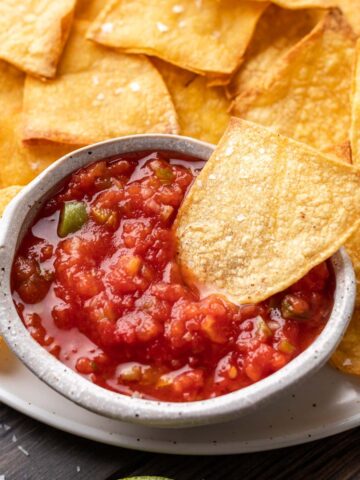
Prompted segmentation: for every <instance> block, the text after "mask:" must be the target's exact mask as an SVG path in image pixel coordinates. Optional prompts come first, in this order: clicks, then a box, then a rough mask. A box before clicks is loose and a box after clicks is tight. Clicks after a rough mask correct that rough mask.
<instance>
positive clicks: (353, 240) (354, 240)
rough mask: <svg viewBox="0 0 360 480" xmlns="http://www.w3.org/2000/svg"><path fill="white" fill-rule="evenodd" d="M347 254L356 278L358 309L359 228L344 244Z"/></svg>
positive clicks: (359, 272)
mask: <svg viewBox="0 0 360 480" xmlns="http://www.w3.org/2000/svg"><path fill="white" fill-rule="evenodd" d="M345 248H346V251H347V253H348V254H349V255H350V258H351V261H352V263H353V266H354V270H355V276H356V287H357V288H356V306H357V307H360V228H358V229H357V230H355V232H354V233H353V234H352V235H351V237H350V238H349V239H348V241H347V242H346V243H345Z"/></svg>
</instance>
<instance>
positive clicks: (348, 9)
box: [337, 0, 360, 35]
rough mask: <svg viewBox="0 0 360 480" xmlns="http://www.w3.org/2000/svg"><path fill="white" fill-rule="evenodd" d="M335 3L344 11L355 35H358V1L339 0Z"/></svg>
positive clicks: (359, 5) (359, 16)
mask: <svg viewBox="0 0 360 480" xmlns="http://www.w3.org/2000/svg"><path fill="white" fill-rule="evenodd" d="M337 5H338V6H339V7H340V8H341V10H342V11H343V12H344V15H345V17H346V19H347V21H348V22H349V23H350V25H351V26H352V28H353V30H354V32H355V33H356V35H360V3H359V2H358V1H356V0H339V1H338V2H337Z"/></svg>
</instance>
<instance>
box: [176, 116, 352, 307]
mask: <svg viewBox="0 0 360 480" xmlns="http://www.w3.org/2000/svg"><path fill="white" fill-rule="evenodd" d="M359 225H360V170H358V169H357V168H355V167H353V166H352V165H348V164H346V163H343V162H339V161H337V160H335V159H332V158H331V157H326V156H324V155H322V154H321V153H319V152H318V151H317V150H314V149H312V148H311V147H308V146H307V145H305V144H302V143H299V142H296V141H294V140H292V139H290V138H288V137H283V136H281V135H278V134H276V133H273V132H271V131H270V130H269V129H267V128H264V127H262V126H260V125H257V124H254V123H250V122H246V121H244V120H240V119H236V118H233V119H232V120H231V122H230V125H229V127H228V129H227V131H226V132H225V134H224V136H223V138H222V139H221V141H220V143H219V145H218V147H217V149H216V150H215V152H214V153H213V155H212V156H211V158H210V160H208V162H207V163H206V165H205V167H204V169H203V170H202V171H201V173H200V175H199V176H198V177H197V178H196V180H195V182H194V184H193V186H192V188H191V190H190V193H189V195H188V196H187V197H186V198H185V201H184V203H183V205H182V206H181V207H180V211H179V214H178V218H177V225H176V228H177V229H176V235H177V239H178V247H179V260H180V264H181V266H182V267H183V271H184V273H185V275H186V276H187V277H188V278H189V279H190V281H194V282H195V283H196V284H198V285H200V286H205V287H208V288H210V290H212V291H217V292H219V293H223V294H224V295H226V296H228V297H229V299H230V300H232V301H234V302H235V303H239V304H243V303H256V302H259V301H262V300H264V299H266V298H268V297H270V296H271V295H273V294H276V293H278V292H280V291H282V290H284V289H286V288H287V287H289V286H290V285H292V284H293V283H295V282H296V281H297V280H299V279H300V278H302V277H303V276H304V275H305V274H306V273H308V272H309V270H310V269H311V268H313V267H315V266H316V265H318V264H319V263H321V262H322V261H324V260H326V259H327V258H329V257H330V256H331V255H332V254H333V253H335V252H336V251H337V250H338V249H339V247H340V246H341V245H343V244H344V243H345V242H346V240H347V239H348V237H349V236H350V235H351V234H352V233H353V232H354V230H355V229H356V228H358V227H359Z"/></svg>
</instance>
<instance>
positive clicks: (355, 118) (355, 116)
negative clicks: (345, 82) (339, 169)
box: [350, 40, 360, 165]
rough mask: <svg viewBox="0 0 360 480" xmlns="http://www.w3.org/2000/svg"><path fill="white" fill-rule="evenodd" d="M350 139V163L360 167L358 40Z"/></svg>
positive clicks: (359, 53) (359, 64) (359, 52)
mask: <svg viewBox="0 0 360 480" xmlns="http://www.w3.org/2000/svg"><path fill="white" fill-rule="evenodd" d="M350 139H351V150H352V161H353V163H354V164H355V165H360V40H358V42H357V45H356V64H355V72H354V81H353V91H352V116H351V129H350Z"/></svg>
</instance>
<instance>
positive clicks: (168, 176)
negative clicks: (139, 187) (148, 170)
mask: <svg viewBox="0 0 360 480" xmlns="http://www.w3.org/2000/svg"><path fill="white" fill-rule="evenodd" d="M155 175H156V176H157V178H158V179H159V180H160V182H161V183H171V182H172V181H173V180H174V178H175V175H174V174H173V172H172V171H171V170H170V168H162V167H159V168H157V169H156V170H155Z"/></svg>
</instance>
